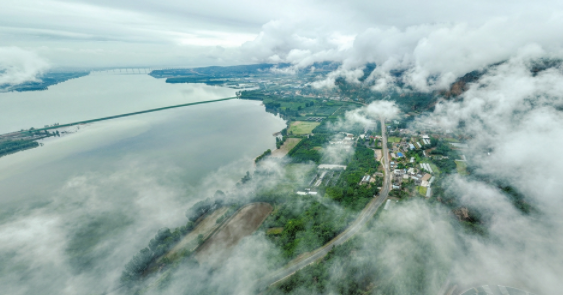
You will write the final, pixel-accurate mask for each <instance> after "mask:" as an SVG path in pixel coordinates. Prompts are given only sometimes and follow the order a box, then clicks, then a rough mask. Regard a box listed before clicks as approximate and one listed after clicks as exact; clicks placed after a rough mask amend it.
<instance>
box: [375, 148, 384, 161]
mask: <svg viewBox="0 0 563 295" xmlns="http://www.w3.org/2000/svg"><path fill="white" fill-rule="evenodd" d="M373 151H374V152H375V157H376V158H377V160H378V161H381V158H382V157H383V152H381V150H373Z"/></svg>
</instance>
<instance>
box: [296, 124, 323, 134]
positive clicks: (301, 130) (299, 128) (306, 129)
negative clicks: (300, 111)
mask: <svg viewBox="0 0 563 295" xmlns="http://www.w3.org/2000/svg"><path fill="white" fill-rule="evenodd" d="M320 124H321V123H318V122H304V121H295V122H293V123H291V126H289V130H288V133H289V134H293V135H305V134H309V133H311V132H312V131H313V129H315V127H317V126H319V125H320Z"/></svg>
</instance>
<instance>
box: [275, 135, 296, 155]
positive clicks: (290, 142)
mask: <svg viewBox="0 0 563 295" xmlns="http://www.w3.org/2000/svg"><path fill="white" fill-rule="evenodd" d="M300 141H301V138H288V139H286V140H285V142H284V143H283V145H282V146H280V148H279V149H277V150H275V151H273V152H272V157H279V158H281V157H283V156H285V155H287V153H289V151H291V149H292V148H294V147H295V146H296V145H297V144H298V143H299V142H300Z"/></svg>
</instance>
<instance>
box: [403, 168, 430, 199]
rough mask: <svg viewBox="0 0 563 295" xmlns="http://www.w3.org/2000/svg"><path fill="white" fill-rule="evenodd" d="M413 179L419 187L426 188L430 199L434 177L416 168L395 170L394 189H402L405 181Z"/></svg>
mask: <svg viewBox="0 0 563 295" xmlns="http://www.w3.org/2000/svg"><path fill="white" fill-rule="evenodd" d="M409 179H412V180H413V181H414V183H415V184H416V185H417V186H422V187H425V188H426V197H427V198H428V197H430V192H431V190H430V186H431V185H432V182H433V181H434V177H433V176H432V175H431V174H429V173H424V172H422V171H419V170H418V169H416V168H409V169H408V170H407V169H394V170H393V189H401V183H402V182H403V181H404V180H409Z"/></svg>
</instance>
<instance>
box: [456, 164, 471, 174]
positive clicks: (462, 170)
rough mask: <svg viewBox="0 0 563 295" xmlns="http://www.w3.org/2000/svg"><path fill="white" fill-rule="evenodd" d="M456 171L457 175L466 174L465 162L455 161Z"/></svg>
mask: <svg viewBox="0 0 563 295" xmlns="http://www.w3.org/2000/svg"><path fill="white" fill-rule="evenodd" d="M455 165H456V169H457V173H458V174H459V175H468V173H467V164H466V163H465V162H462V161H455Z"/></svg>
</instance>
